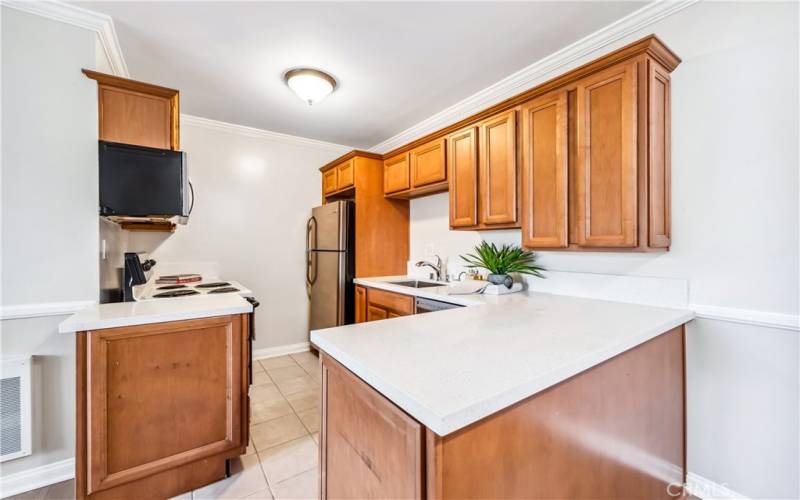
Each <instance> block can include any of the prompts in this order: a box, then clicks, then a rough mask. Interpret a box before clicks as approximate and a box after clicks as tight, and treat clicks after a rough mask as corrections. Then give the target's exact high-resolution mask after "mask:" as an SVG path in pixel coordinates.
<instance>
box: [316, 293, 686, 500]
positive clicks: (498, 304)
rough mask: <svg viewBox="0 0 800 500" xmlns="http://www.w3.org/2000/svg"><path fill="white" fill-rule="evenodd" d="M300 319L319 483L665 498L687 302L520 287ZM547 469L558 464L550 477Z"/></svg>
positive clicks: (415, 490)
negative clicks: (667, 304) (325, 319)
mask: <svg viewBox="0 0 800 500" xmlns="http://www.w3.org/2000/svg"><path fill="white" fill-rule="evenodd" d="M387 281H396V279H395V280H386V279H358V280H356V282H357V284H358V285H360V286H361V287H365V288H367V293H369V291H371V290H373V289H382V291H389V292H393V293H397V292H399V291H402V292H403V293H405V294H407V295H409V296H415V295H416V296H424V297H426V298H438V299H439V300H442V301H445V302H447V301H450V302H452V303H459V304H461V305H466V306H467V307H462V308H457V309H451V310H446V311H440V312H436V313H431V314H422V315H409V316H405V317H399V318H395V319H390V320H384V321H374V322H368V323H363V324H356V325H349V326H342V327H338V328H331V329H326V330H321V331H315V332H312V334H311V340H312V342H313V343H314V344H315V345H316V346H317V347H318V348H319V349H320V351H321V359H322V365H323V391H322V428H321V439H322V441H321V444H322V451H321V472H322V476H321V477H322V495H323V496H322V498H340V497H348V498H356V497H361V498H377V497H385V498H390V497H394V498H399V497H403V498H423V497H426V498H436V499H441V498H454V499H455V498H466V497H471V498H476V497H477V498H489V497H503V498H521V497H528V498H530V497H535V498H564V497H573V498H588V497H593V498H622V497H640V498H641V497H647V498H669V497H670V495H669V492H668V491H667V487H668V486H669V484H672V483H675V484H676V485H680V484H682V483H683V482H684V475H685V470H686V469H685V444H684V443H685V422H684V349H683V343H684V330H683V325H684V323H686V322H688V321H689V320H691V319H692V317H693V313H692V312H690V311H687V310H680V309H668V308H661V307H651V306H642V305H635V304H626V303H619V302H609V301H601V300H592V299H582V298H575V297H567V296H556V295H548V294H542V293H534V292H523V293H518V294H511V295H506V296H485V295H468V296H461V295H459V296H456V295H450V291H451V290H452V289H451V288H450V287H447V286H443V287H433V288H423V289H415V288H410V287H401V286H397V285H392V284H390V283H387ZM557 478H560V479H558V480H557Z"/></svg>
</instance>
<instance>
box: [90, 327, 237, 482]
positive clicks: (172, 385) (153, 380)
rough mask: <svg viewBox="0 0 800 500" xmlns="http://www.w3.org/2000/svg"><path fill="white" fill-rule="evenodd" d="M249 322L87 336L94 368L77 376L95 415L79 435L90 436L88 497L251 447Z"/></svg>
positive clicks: (115, 330) (133, 329)
mask: <svg viewBox="0 0 800 500" xmlns="http://www.w3.org/2000/svg"><path fill="white" fill-rule="evenodd" d="M243 318H246V316H244V315H236V316H219V317H213V318H205V319H193V320H186V321H174V322H167V323H158V324H150V325H138V326H129V327H121V328H111V329H107V330H98V331H92V332H88V333H87V334H86V335H87V338H88V341H87V342H86V355H85V356H84V355H82V356H80V357H79V359H84V360H86V363H87V364H88V366H80V365H79V370H81V373H82V376H83V377H85V391H86V400H85V401H84V403H85V404H86V408H87V410H88V411H87V421H86V422H85V423H82V422H79V426H80V425H84V424H85V431H82V430H79V431H78V433H79V441H81V442H84V437H83V436H85V444H84V445H83V446H81V447H80V448H82V449H85V450H87V451H86V453H87V456H86V462H84V463H85V464H86V476H85V478H86V481H85V483H83V484H86V488H87V493H93V492H97V491H101V490H105V489H107V488H112V487H115V486H119V485H122V484H125V483H129V482H131V481H135V480H138V479H142V478H145V477H147V476H150V475H152V474H155V473H158V472H161V471H164V470H167V469H171V468H174V467H178V466H181V465H183V464H187V463H189V462H193V461H196V460H200V459H202V458H204V457H209V456H212V455H214V454H218V453H222V452H225V451H227V450H234V449H236V448H241V447H243V446H246V444H247V443H246V442H245V441H244V437H245V436H246V431H245V430H244V428H243V427H244V426H245V425H247V424H246V420H245V419H243V415H246V412H247V408H246V407H245V404H246V401H247V391H248V381H247V361H246V360H245V356H246V355H247V354H248V352H247V344H246V340H245V339H246V336H247V332H246V330H245V327H244V325H243ZM80 389H81V388H80V387H79V390H80ZM79 398H82V396H79ZM84 432H85V434H84ZM79 463H80V462H79ZM78 473H79V474H81V476H82V478H83V477H84V476H83V474H84V472H83V470H81V471H79V472H78ZM82 482H83V479H82Z"/></svg>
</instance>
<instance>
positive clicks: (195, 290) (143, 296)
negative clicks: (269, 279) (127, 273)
mask: <svg viewBox="0 0 800 500" xmlns="http://www.w3.org/2000/svg"><path fill="white" fill-rule="evenodd" d="M227 293H235V294H237V295H241V296H242V297H252V296H253V292H252V290H250V289H248V288H247V287H245V286H244V285H242V284H241V283H239V282H238V281H231V280H221V279H204V280H202V281H197V282H194V283H181V284H159V283H156V279H151V280H150V281H148V283H146V284H144V285H139V286H137V287H134V298H135V299H136V300H137V301H142V300H158V299H162V298H175V297H196V296H198V295H219V294H227Z"/></svg>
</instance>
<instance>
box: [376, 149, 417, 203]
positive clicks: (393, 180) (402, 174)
mask: <svg viewBox="0 0 800 500" xmlns="http://www.w3.org/2000/svg"><path fill="white" fill-rule="evenodd" d="M409 173H410V172H409V169H408V153H402V154H399V155H397V156H394V157H392V158H389V159H387V160H385V161H384V162H383V192H384V193H385V194H391V193H396V192H397V191H403V190H406V189H409V188H410V187H411V181H410V178H409V177H410V175H409Z"/></svg>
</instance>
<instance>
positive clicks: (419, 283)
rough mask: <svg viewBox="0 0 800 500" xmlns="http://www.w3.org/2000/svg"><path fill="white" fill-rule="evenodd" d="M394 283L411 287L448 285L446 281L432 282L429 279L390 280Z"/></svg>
mask: <svg viewBox="0 0 800 500" xmlns="http://www.w3.org/2000/svg"><path fill="white" fill-rule="evenodd" d="M389 283H390V284H392V285H400V286H407V287H410V288H431V287H435V286H446V285H447V284H446V283H430V282H428V281H419V280H408V281H390V282H389Z"/></svg>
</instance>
